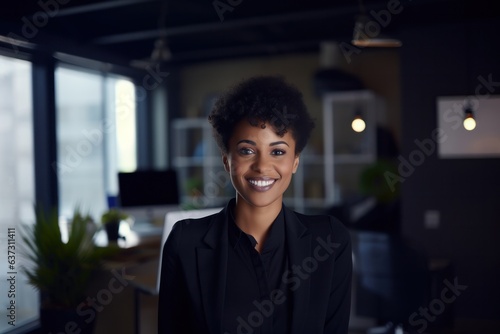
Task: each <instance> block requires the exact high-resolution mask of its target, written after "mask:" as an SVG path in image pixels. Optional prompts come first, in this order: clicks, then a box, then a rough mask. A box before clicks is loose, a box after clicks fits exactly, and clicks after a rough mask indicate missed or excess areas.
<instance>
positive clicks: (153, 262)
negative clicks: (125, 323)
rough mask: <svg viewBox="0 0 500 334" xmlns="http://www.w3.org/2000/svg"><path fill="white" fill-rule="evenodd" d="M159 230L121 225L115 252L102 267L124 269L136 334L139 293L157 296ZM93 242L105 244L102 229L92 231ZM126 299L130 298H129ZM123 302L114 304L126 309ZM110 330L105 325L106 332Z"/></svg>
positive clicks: (104, 234)
mask: <svg viewBox="0 0 500 334" xmlns="http://www.w3.org/2000/svg"><path fill="white" fill-rule="evenodd" d="M125 225H127V224H125ZM162 232H163V226H161V227H158V226H156V225H153V224H148V223H142V222H141V223H140V224H137V223H136V224H134V225H133V226H132V228H130V227H129V228H127V227H125V228H123V229H121V230H120V234H121V235H123V238H121V239H119V240H118V242H117V243H116V244H115V245H116V246H118V252H117V253H116V254H114V255H112V256H111V257H109V258H108V259H107V260H106V261H105V263H104V267H105V269H106V270H107V271H109V272H111V271H112V270H118V271H121V270H122V269H123V268H124V269H125V273H126V275H125V279H126V280H127V281H128V282H129V283H130V284H129V287H130V288H131V289H132V290H131V292H133V304H132V307H133V316H134V333H139V331H140V311H141V308H140V295H141V294H143V293H144V294H148V295H153V296H154V295H157V292H156V287H157V284H156V281H157V277H158V270H159V265H160V264H159V257H160V250H161V240H162ZM95 243H96V244H97V245H98V246H101V247H106V246H109V244H108V240H107V235H106V232H105V231H104V230H100V231H99V232H97V233H96V238H95ZM129 296H131V295H129ZM128 298H130V297H128ZM128 300H129V301H130V300H131V299H128ZM125 305H127V303H122V305H120V306H118V307H121V308H122V309H123V310H126V309H125V307H127V306H125ZM128 305H130V304H128ZM128 307H130V306H128ZM128 309H130V308H128ZM109 319H113V321H114V320H115V319H116V315H113V316H112V317H111V318H109ZM113 321H110V320H106V323H107V324H108V326H109V324H110V323H112V322H113ZM129 328H130V327H129ZM111 329H112V328H107V332H109V330H111Z"/></svg>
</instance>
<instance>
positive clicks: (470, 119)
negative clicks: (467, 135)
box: [464, 103, 476, 131]
mask: <svg viewBox="0 0 500 334" xmlns="http://www.w3.org/2000/svg"><path fill="white" fill-rule="evenodd" d="M464 114H465V118H464V128H465V130H467V131H472V130H474V129H475V128H476V120H475V119H474V112H473V111H472V106H471V105H470V103H468V104H467V106H466V107H465V108H464Z"/></svg>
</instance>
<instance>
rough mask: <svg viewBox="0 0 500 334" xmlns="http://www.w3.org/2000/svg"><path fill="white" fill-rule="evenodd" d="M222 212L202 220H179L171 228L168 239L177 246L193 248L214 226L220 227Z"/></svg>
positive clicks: (222, 217) (223, 216) (222, 220)
mask: <svg viewBox="0 0 500 334" xmlns="http://www.w3.org/2000/svg"><path fill="white" fill-rule="evenodd" d="M224 219H225V212H224V210H222V211H220V212H218V213H215V214H212V215H209V216H206V217H202V218H188V219H183V220H179V221H178V222H177V223H175V224H174V226H173V227H172V231H171V232H170V235H169V239H173V241H174V243H175V244H177V245H178V246H181V245H183V246H187V247H190V246H193V245H197V244H199V243H200V242H201V241H202V240H203V238H204V237H205V235H206V234H207V232H208V231H209V230H210V229H211V228H212V227H214V224H219V225H222V224H221V223H222V222H224Z"/></svg>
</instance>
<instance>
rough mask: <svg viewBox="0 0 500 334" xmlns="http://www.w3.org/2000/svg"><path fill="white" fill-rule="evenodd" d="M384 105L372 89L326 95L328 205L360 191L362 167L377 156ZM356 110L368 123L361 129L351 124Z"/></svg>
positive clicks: (326, 192) (324, 120)
mask: <svg viewBox="0 0 500 334" xmlns="http://www.w3.org/2000/svg"><path fill="white" fill-rule="evenodd" d="M384 108H385V105H384V101H383V99H382V98H381V97H379V96H377V95H376V94H374V93H373V92H371V91H369V90H359V91H346V92H336V93H329V94H326V95H325V96H324V97H323V138H324V181H325V205H327V206H331V205H335V204H338V203H339V202H341V201H342V200H343V199H344V198H346V197H349V196H352V195H353V194H356V193H357V191H358V186H359V176H360V173H361V171H362V170H363V169H364V168H366V167H367V166H368V165H370V164H372V163H374V162H375V161H376V159H377V140H376V139H377V136H376V131H377V123H379V122H380V121H379V120H380V119H381V118H382V117H383V114H384ZM356 112H360V114H361V116H362V118H363V119H364V121H365V123H366V128H365V130H364V131H363V132H360V133H357V132H355V131H354V130H352V128H351V122H352V120H353V119H354V117H355V115H356Z"/></svg>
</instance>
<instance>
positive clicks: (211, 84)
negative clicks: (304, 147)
mask: <svg viewBox="0 0 500 334" xmlns="http://www.w3.org/2000/svg"><path fill="white" fill-rule="evenodd" d="M360 51H361V52H360V53H358V54H353V55H352V56H351V62H349V63H348V62H347V61H346V59H345V58H343V59H342V62H339V67H340V68H342V69H343V70H345V71H346V72H348V73H351V74H354V75H356V76H358V77H359V78H360V79H361V81H362V82H363V84H364V85H365V86H366V87H367V88H369V89H372V90H373V91H375V92H376V93H378V94H380V95H381V96H383V97H384V98H385V99H386V103H387V115H386V116H385V117H386V119H387V124H388V125H389V127H390V128H391V130H392V131H393V132H394V134H395V136H396V138H399V135H400V129H401V126H400V100H399V98H400V90H399V87H400V82H399V51H398V50H394V49H393V50H369V49H364V50H360ZM319 68H320V55H319V53H307V54H285V55H273V56H268V57H255V58H240V59H234V60H223V61H213V62H205V63H200V64H195V65H191V66H186V67H184V68H182V69H181V70H180V71H179V77H180V86H181V89H180V92H181V93H180V94H181V97H180V101H181V102H180V105H181V112H180V113H179V114H181V115H184V116H185V117H198V116H203V115H204V114H203V113H204V110H203V106H204V104H205V102H206V101H205V99H206V98H207V96H208V95H209V94H218V93H220V92H222V91H224V90H225V89H227V88H228V87H230V86H231V85H232V84H234V83H235V82H238V81H240V80H242V79H244V78H248V77H250V76H254V75H270V74H281V75H284V76H285V78H286V79H287V80H288V81H289V82H291V83H293V84H294V85H296V86H297V88H299V89H300V90H301V91H302V93H303V95H304V101H305V103H306V105H307V107H308V108H309V111H310V112H311V114H312V115H313V117H315V118H316V119H317V120H318V126H317V128H316V130H315V132H314V134H313V138H312V141H313V144H315V145H316V146H321V141H322V128H321V123H320V121H321V118H322V117H321V112H322V104H321V100H320V98H319V97H318V96H316V95H315V93H314V85H313V76H314V73H315V72H316V71H317V70H318V69H319Z"/></svg>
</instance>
